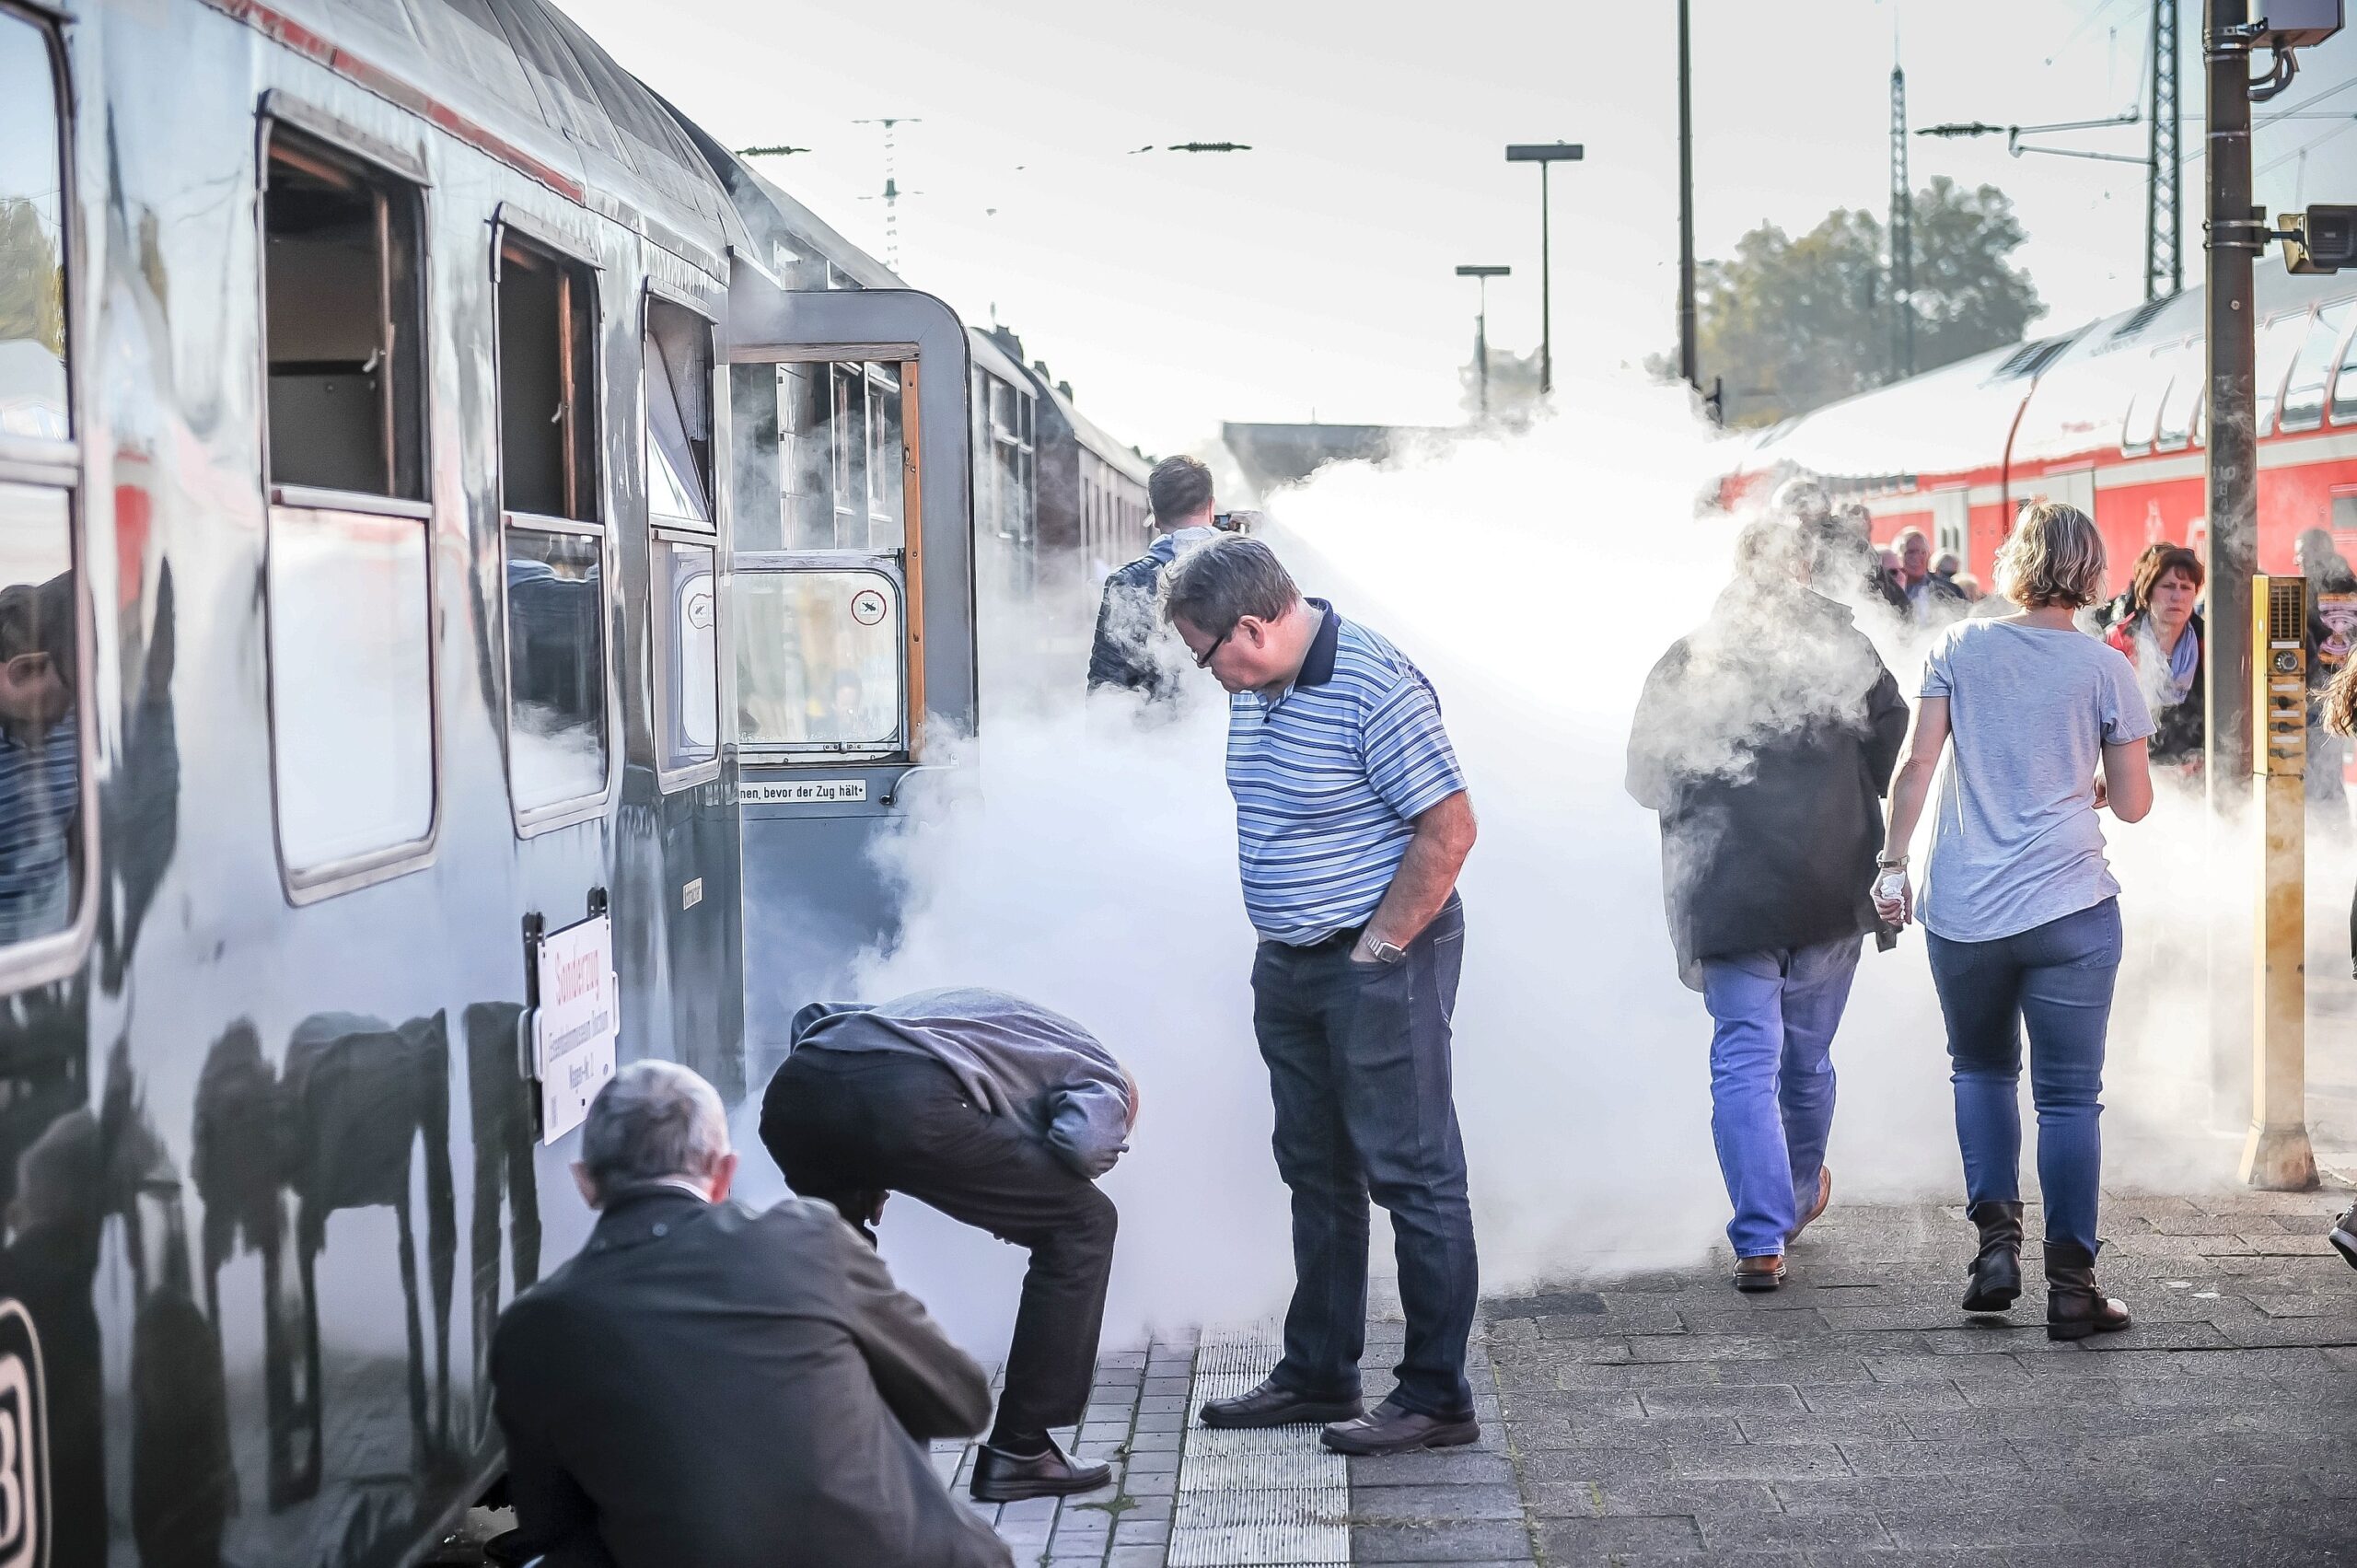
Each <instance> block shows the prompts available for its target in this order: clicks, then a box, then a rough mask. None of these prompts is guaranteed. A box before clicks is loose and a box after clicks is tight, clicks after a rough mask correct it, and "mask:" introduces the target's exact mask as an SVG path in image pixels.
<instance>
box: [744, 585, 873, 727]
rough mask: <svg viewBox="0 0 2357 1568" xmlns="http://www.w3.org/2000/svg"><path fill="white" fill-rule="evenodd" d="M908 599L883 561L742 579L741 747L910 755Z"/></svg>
mask: <svg viewBox="0 0 2357 1568" xmlns="http://www.w3.org/2000/svg"><path fill="white" fill-rule="evenodd" d="M900 601H901V595H900V580H899V578H898V577H897V576H896V575H894V574H893V573H892V572H891V571H890V570H889V569H888V568H887V567H886V566H885V565H884V564H882V563H877V564H875V565H864V566H843V567H829V566H825V565H820V564H818V563H811V564H810V565H809V566H808V567H807V568H806V569H802V570H785V571H758V570H757V571H750V572H743V573H740V574H739V575H738V576H737V627H738V632H739V634H738V639H737V735H738V738H739V740H740V741H741V742H742V743H743V744H744V745H745V746H746V747H747V748H748V749H756V750H778V751H822V752H835V753H845V754H859V755H870V756H875V755H888V754H890V753H893V752H898V751H902V750H905V749H907V746H908V727H907V726H908V716H907V704H906V703H905V702H904V701H903V699H902V688H903V687H904V685H905V679H904V668H903V660H904V658H905V656H906V648H907V645H908V644H907V636H906V631H905V628H904V626H903V624H902V613H901V602H900Z"/></svg>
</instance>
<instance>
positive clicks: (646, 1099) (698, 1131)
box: [581, 1062, 728, 1198]
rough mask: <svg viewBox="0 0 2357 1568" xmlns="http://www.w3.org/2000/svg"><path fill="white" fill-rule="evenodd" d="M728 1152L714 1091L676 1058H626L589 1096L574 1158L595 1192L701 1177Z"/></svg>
mask: <svg viewBox="0 0 2357 1568" xmlns="http://www.w3.org/2000/svg"><path fill="white" fill-rule="evenodd" d="M727 1154H728V1114H727V1112H726V1111H725V1110H723V1109H721V1104H720V1096H719V1095H718V1094H717V1093H715V1092H714V1089H713V1086H711V1085H710V1084H707V1083H705V1082H704V1081H703V1079H702V1077H701V1076H699V1075H698V1074H696V1073H695V1072H694V1071H693V1070H691V1069H690V1068H686V1067H682V1066H680V1065H679V1063H676V1062H633V1063H631V1064H630V1065H629V1066H627V1067H625V1068H623V1069H622V1070H621V1072H619V1073H616V1074H614V1075H613V1076H612V1077H611V1078H610V1079H609V1080H607V1083H606V1086H605V1087H604V1088H602V1089H599V1090H598V1098H596V1099H593V1100H591V1101H590V1102H589V1120H588V1121H586V1122H585V1123H584V1124H583V1126H582V1129H581V1163H582V1164H583V1165H584V1166H585V1167H587V1169H588V1172H589V1181H590V1185H592V1186H594V1187H595V1188H597V1190H598V1194H599V1196H600V1197H601V1198H602V1197H603V1196H604V1195H605V1194H607V1193H609V1192H612V1191H615V1190H616V1189H618V1188H621V1187H628V1186H631V1185H633V1183H637V1182H644V1181H660V1180H662V1179H665V1178H667V1177H686V1178H688V1179H691V1180H695V1181H701V1180H703V1179H705V1178H707V1177H709V1176H710V1175H711V1174H712V1172H713V1168H714V1167H715V1166H717V1165H719V1163H720V1162H721V1160H722V1159H723V1158H725V1157H726V1156H727Z"/></svg>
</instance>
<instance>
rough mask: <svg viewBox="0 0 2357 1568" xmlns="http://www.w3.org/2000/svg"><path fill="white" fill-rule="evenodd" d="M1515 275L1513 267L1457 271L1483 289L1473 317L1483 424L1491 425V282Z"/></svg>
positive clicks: (1474, 352) (1460, 275) (1469, 267)
mask: <svg viewBox="0 0 2357 1568" xmlns="http://www.w3.org/2000/svg"><path fill="white" fill-rule="evenodd" d="M1513 273H1514V269H1513V268H1512V267H1476V266H1467V267H1459V268H1457V276H1458V277H1460V278H1473V279H1476V280H1478V281H1479V282H1480V287H1481V304H1480V308H1479V309H1478V310H1476V311H1475V313H1474V316H1473V357H1474V359H1475V361H1476V362H1477V363H1479V364H1480V367H1481V369H1480V380H1481V420H1482V423H1483V424H1487V423H1489V418H1490V280H1491V279H1492V278H1503V277H1510V276H1512V275H1513Z"/></svg>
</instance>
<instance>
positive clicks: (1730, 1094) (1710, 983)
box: [1702, 936, 1860, 1258]
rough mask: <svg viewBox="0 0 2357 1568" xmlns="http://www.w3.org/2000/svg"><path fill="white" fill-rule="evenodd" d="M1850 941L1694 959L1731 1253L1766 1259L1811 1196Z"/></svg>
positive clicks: (1821, 1160) (1854, 965) (1829, 1098)
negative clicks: (1705, 1016)
mask: <svg viewBox="0 0 2357 1568" xmlns="http://www.w3.org/2000/svg"><path fill="white" fill-rule="evenodd" d="M1859 945H1860V938H1858V937H1855V936H1845V937H1843V938H1841V940H1840V941H1838V942H1820V943H1817V944H1816V945H1815V946H1813V947H1795V948H1792V949H1790V950H1782V949H1779V950H1775V951H1767V952H1758V953H1731V954H1727V955H1725V956H1724V957H1721V958H1704V959H1703V960H1702V1003H1703V1005H1705V1006H1706V1007H1708V1008H1710V1010H1711V1021H1712V1023H1713V1025H1714V1026H1715V1027H1714V1028H1713V1032H1712V1035H1711V1141H1712V1143H1713V1144H1716V1145H1717V1146H1718V1151H1719V1173H1720V1174H1721V1175H1722V1176H1724V1177H1725V1178H1726V1183H1727V1197H1728V1198H1729V1199H1731V1200H1732V1201H1733V1202H1734V1203H1735V1218H1734V1219H1733V1220H1731V1221H1730V1222H1728V1225H1727V1240H1728V1241H1729V1242H1731V1243H1733V1244H1734V1247H1735V1253H1736V1257H1738V1258H1764V1257H1773V1256H1775V1255H1777V1254H1780V1253H1782V1251H1783V1250H1784V1237H1785V1236H1786V1234H1787V1233H1789V1232H1790V1231H1791V1230H1792V1228H1793V1226H1794V1225H1795V1224H1796V1223H1798V1221H1799V1219H1800V1216H1801V1214H1802V1213H1803V1212H1804V1211H1805V1210H1806V1209H1808V1208H1809V1207H1811V1206H1813V1205H1814V1204H1815V1203H1816V1202H1817V1172H1818V1170H1819V1169H1821V1168H1822V1167H1823V1166H1824V1164H1825V1140H1826V1138H1827V1136H1828V1135H1829V1133H1830V1132H1832V1131H1833V1054H1832V1053H1833V1031H1834V1029H1835V1028H1838V1027H1840V1022H1841V1009H1842V1007H1843V1006H1844V1005H1846V1004H1847V1003H1848V1002H1849V1000H1850V981H1851V977H1852V976H1853V975H1855V974H1856V973H1857V972H1858V948H1859Z"/></svg>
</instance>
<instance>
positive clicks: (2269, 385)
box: [2253, 310, 2311, 436]
mask: <svg viewBox="0 0 2357 1568" xmlns="http://www.w3.org/2000/svg"><path fill="white" fill-rule="evenodd" d="M2310 319H2311V318H2310V316H2309V314H2308V312H2306V311H2305V310H2294V311H2293V312H2291V313H2290V314H2288V315H2283V316H2278V317H2276V318H2275V319H2273V320H2272V321H2270V322H2268V323H2267V325H2266V326H2265V327H2264V328H2262V329H2261V330H2260V331H2259V334H2258V359H2257V361H2256V365H2257V370H2256V373H2255V375H2254V377H2253V384H2254V386H2255V387H2256V388H2257V389H2258V424H2257V425H2256V426H2254V428H2255V429H2256V430H2257V431H2258V434H2259V435H2261V436H2265V435H2268V434H2269V433H2270V432H2271V431H2273V430H2274V428H2275V411H2276V410H2277V408H2279V407H2280V406H2281V405H2282V397H2283V380H2284V377H2285V376H2286V375H2287V374H2288V373H2289V372H2290V370H2291V368H2292V360H2293V357H2294V356H2295V355H2296V354H2298V353H2299V352H2300V343H2301V340H2302V339H2304V338H2305V337H2306V336H2307V335H2308V323H2309V321H2310Z"/></svg>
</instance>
